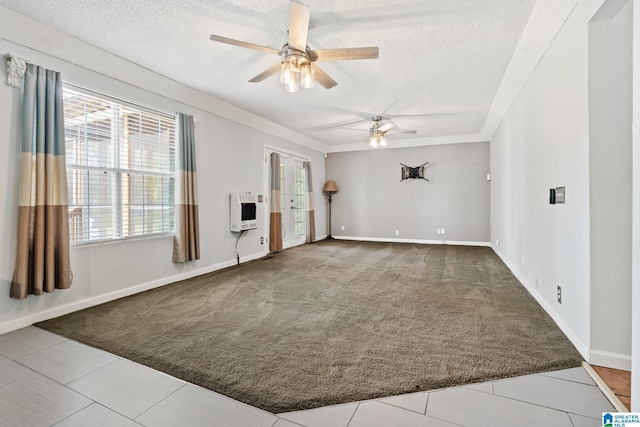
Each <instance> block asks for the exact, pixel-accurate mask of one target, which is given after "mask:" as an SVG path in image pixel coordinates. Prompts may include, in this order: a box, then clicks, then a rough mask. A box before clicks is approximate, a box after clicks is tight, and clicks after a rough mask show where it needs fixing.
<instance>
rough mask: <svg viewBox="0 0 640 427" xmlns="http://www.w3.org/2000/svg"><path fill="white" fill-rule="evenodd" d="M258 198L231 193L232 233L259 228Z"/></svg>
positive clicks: (230, 221) (230, 218) (253, 195)
mask: <svg viewBox="0 0 640 427" xmlns="http://www.w3.org/2000/svg"><path fill="white" fill-rule="evenodd" d="M257 202H258V196H257V195H255V194H250V193H231V216H230V217H229V223H230V227H231V231H234V232H239V231H243V230H252V229H254V228H258V219H257V213H258V212H257V211H258V209H257V206H256V203H257Z"/></svg>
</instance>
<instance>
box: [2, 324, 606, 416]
mask: <svg viewBox="0 0 640 427" xmlns="http://www.w3.org/2000/svg"><path fill="white" fill-rule="evenodd" d="M603 411H613V407H612V406H611V404H610V403H609V402H608V401H607V399H606V398H605V397H604V395H603V394H602V393H601V392H600V390H599V389H598V388H597V387H596V386H595V385H594V383H593V382H592V381H591V378H590V377H589V376H588V375H587V373H586V372H585V371H584V370H583V369H582V368H574V369H567V370H562V371H555V372H548V373H544V374H538V375H528V376H524V377H517V378H511V379H506V380H500V381H492V382H486V383H480V384H473V385H469V386H462V387H454V388H449V389H443V390H434V391H430V392H420V393H412V394H407V395H402V396H393V397H387V398H382V399H376V400H370V401H364V402H353V403H346V404H342V405H336V406H329V407H324V408H318V409H311V410H307V411H298V412H289V413H284V414H275V415H274V414H270V413H268V412H265V411H262V410H260V409H257V408H254V407H252V406H249V405H246V404H244V403H241V402H238V401H235V400H232V399H230V398H227V397H225V396H222V395H220V394H218V393H214V392H212V391H209V390H205V389H203V388H200V387H197V386H195V385H192V384H189V383H186V382H184V381H182V380H179V379H176V378H173V377H170V376H168V375H165V374H163V373H160V372H157V371H154V370H152V369H149V368H147V367H144V366H141V365H138V364H136V363H133V362H130V361H128V360H125V359H122V358H120V357H117V356H114V355H112V354H109V353H105V352H103V351H100V350H97V349H94V348H91V347H88V346H85V345H83V344H79V343H77V342H74V341H71V340H67V339H66V338H63V337H61V336H58V335H55V334H52V333H50V332H47V331H44V330H42V329H39V328H36V327H34V326H30V327H28V328H24V329H21V330H18V331H14V332H10V333H8V334H4V335H0V425H2V426H29V427H33V426H56V427H71V426H82V427H87V426H90V427H97V426H124V427H127V426H172V427H173V426H190V427H194V426H228V427H235V426H242V427H245V426H249V427H261V426H265V427H300V426H303V427H361V426H362V427H364V426H366V427H378V426H380V427H382V426H385V427H387V426H394V427H402V426H421V427H422V426H425V427H428V426H444V427H446V426H566V427H589V426H594V427H595V426H601V425H602V423H601V421H600V417H601V413H602V412H603Z"/></svg>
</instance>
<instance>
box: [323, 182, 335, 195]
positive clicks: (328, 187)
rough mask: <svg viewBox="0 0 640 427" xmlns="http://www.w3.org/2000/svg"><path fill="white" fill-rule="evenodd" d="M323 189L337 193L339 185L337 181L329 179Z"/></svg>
mask: <svg viewBox="0 0 640 427" xmlns="http://www.w3.org/2000/svg"><path fill="white" fill-rule="evenodd" d="M322 191H323V192H325V193H337V192H338V187H337V186H336V183H335V181H327V182H326V184H324V188H323V189H322Z"/></svg>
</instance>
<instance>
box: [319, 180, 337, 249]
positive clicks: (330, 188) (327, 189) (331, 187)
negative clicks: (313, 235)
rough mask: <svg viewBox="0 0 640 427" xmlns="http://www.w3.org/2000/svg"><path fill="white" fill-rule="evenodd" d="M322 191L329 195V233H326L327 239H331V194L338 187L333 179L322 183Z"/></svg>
mask: <svg viewBox="0 0 640 427" xmlns="http://www.w3.org/2000/svg"><path fill="white" fill-rule="evenodd" d="M322 192H323V193H324V194H326V195H327V196H328V197H329V233H328V235H327V239H331V240H333V237H332V236H331V196H333V195H334V194H335V193H337V192H338V187H336V183H335V182H334V181H327V183H326V184H324V188H323V189H322Z"/></svg>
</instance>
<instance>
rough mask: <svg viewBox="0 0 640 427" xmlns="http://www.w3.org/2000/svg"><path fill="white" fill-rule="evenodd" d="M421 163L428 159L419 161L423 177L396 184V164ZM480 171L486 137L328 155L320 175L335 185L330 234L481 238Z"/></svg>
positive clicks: (483, 186)
mask: <svg viewBox="0 0 640 427" xmlns="http://www.w3.org/2000/svg"><path fill="white" fill-rule="evenodd" d="M389 144H390V145H393V141H389ZM424 162H429V164H428V165H427V166H426V167H425V176H426V178H428V179H429V180H430V181H429V182H427V181H423V180H419V179H417V180H411V179H410V180H404V181H402V182H401V180H400V179H401V165H400V163H403V164H405V165H407V166H412V167H415V166H419V165H420V164H422V163H424ZM487 173H489V144H488V143H487V142H476V143H468V144H451V145H430V146H426V147H415V148H397V149H394V148H386V149H379V150H372V151H356V152H345V153H331V154H329V155H328V158H327V162H326V175H327V179H332V180H334V181H336V184H337V185H338V188H339V190H340V191H339V192H338V193H337V194H336V195H334V196H333V207H332V210H333V212H332V228H333V230H332V233H331V234H332V235H333V236H335V237H345V238H357V239H373V240H387V241H389V240H391V241H417V242H422V243H438V242H443V241H446V242H449V243H453V244H455V243H457V244H488V242H489V188H490V187H489V182H488V181H487ZM342 226H344V230H342ZM438 228H444V229H445V232H446V234H444V235H438V234H436V229H438ZM396 230H398V231H399V235H396Z"/></svg>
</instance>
